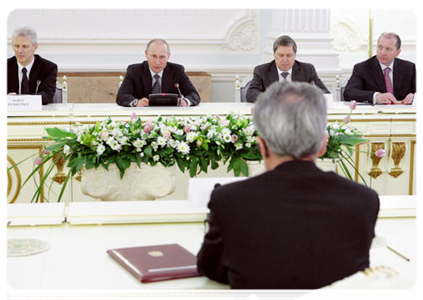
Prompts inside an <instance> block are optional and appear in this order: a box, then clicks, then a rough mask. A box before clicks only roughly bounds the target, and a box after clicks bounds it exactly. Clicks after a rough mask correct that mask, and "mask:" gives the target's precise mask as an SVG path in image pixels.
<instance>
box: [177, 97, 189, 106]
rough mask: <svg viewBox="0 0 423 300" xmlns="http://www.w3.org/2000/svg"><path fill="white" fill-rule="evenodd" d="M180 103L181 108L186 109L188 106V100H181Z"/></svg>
mask: <svg viewBox="0 0 423 300" xmlns="http://www.w3.org/2000/svg"><path fill="white" fill-rule="evenodd" d="M178 101H179V106H184V107H186V106H188V102H187V100H185V99H180V98H179V99H178Z"/></svg>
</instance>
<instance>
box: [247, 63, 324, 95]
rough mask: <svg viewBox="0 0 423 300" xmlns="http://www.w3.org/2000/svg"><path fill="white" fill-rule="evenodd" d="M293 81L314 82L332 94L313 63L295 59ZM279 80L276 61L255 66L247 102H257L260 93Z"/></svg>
mask: <svg viewBox="0 0 423 300" xmlns="http://www.w3.org/2000/svg"><path fill="white" fill-rule="evenodd" d="M291 76H292V81H302V82H309V83H314V84H315V85H316V86H318V87H319V88H320V89H321V90H322V91H323V92H324V93H327V94H330V92H329V90H328V89H327V88H326V86H325V84H324V83H323V81H322V80H321V79H320V78H319V76H317V72H316V69H315V68H314V66H313V65H312V64H309V63H303V62H299V61H297V60H296V61H295V62H294V65H293V66H292V75H291ZM275 81H279V74H278V69H277V68H276V63H275V61H274V60H273V61H271V62H270V63H266V64H262V65H259V66H257V67H255V68H254V75H253V80H252V81H251V84H250V87H249V88H248V91H247V95H246V99H247V102H255V101H256V99H257V97H258V95H259V94H260V93H262V92H264V91H265V90H266V89H267V87H268V86H269V85H271V84H272V83H273V82H275Z"/></svg>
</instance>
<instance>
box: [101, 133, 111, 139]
mask: <svg viewBox="0 0 423 300" xmlns="http://www.w3.org/2000/svg"><path fill="white" fill-rule="evenodd" d="M108 137H109V133H108V132H107V131H103V132H102V133H101V138H102V139H103V140H105V139H107V138H108Z"/></svg>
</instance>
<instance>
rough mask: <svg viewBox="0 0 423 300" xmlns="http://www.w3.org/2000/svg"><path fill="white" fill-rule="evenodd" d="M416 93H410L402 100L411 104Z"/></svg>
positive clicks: (403, 102)
mask: <svg viewBox="0 0 423 300" xmlns="http://www.w3.org/2000/svg"><path fill="white" fill-rule="evenodd" d="M413 99H414V94H412V93H410V94H408V95H407V97H405V99H404V100H403V101H402V104H411V103H413Z"/></svg>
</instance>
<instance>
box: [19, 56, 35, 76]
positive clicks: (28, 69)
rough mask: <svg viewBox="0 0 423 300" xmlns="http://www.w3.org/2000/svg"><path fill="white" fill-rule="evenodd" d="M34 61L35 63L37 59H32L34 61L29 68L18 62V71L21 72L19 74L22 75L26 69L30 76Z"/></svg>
mask: <svg viewBox="0 0 423 300" xmlns="http://www.w3.org/2000/svg"><path fill="white" fill-rule="evenodd" d="M34 61H35V58H34V57H33V58H32V61H31V62H30V63H29V64H28V65H27V66H25V67H24V66H22V65H21V64H20V63H19V62H18V71H19V73H21V72H22V69H23V68H26V69H27V74H29V73H30V72H31V68H32V66H33V65H34Z"/></svg>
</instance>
